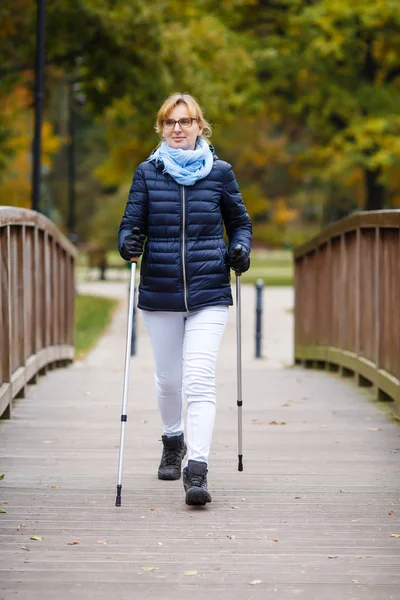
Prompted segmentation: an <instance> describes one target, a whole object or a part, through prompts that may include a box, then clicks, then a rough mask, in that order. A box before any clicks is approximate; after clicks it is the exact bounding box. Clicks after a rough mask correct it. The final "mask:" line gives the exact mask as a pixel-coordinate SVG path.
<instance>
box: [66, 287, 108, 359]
mask: <svg viewBox="0 0 400 600" xmlns="http://www.w3.org/2000/svg"><path fill="white" fill-rule="evenodd" d="M117 304H118V300H113V299H110V298H101V297H98V296H86V295H77V296H75V357H76V358H77V359H78V360H79V359H82V358H83V357H84V356H85V355H86V354H87V353H88V351H89V350H90V349H91V348H93V346H94V345H95V343H96V342H97V340H98V339H99V338H100V336H101V335H102V334H103V333H104V331H105V329H106V327H107V325H108V324H109V323H110V320H111V316H112V313H113V310H114V308H115V306H116V305H117Z"/></svg>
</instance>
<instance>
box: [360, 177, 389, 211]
mask: <svg viewBox="0 0 400 600" xmlns="http://www.w3.org/2000/svg"><path fill="white" fill-rule="evenodd" d="M364 174H365V188H366V201H365V210H382V209H383V208H384V202H385V188H384V186H383V185H382V184H381V183H380V182H379V177H380V175H381V169H375V170H373V171H365V172H364Z"/></svg>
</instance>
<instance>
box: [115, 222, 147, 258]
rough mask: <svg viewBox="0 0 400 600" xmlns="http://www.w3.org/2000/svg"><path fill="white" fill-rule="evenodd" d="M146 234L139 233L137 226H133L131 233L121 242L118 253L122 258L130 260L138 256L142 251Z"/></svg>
mask: <svg viewBox="0 0 400 600" xmlns="http://www.w3.org/2000/svg"><path fill="white" fill-rule="evenodd" d="M145 239H146V236H145V235H144V233H140V229H139V227H134V228H133V229H132V233H131V234H129V235H127V236H126V238H124V241H123V242H122V246H121V250H120V251H119V253H120V255H121V256H122V258H123V259H124V260H131V258H136V257H137V256H140V255H141V254H142V252H143V246H144V240H145Z"/></svg>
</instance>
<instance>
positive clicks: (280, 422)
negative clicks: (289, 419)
mask: <svg viewBox="0 0 400 600" xmlns="http://www.w3.org/2000/svg"><path fill="white" fill-rule="evenodd" d="M268 425H286V422H285V421H270V422H269V423H268Z"/></svg>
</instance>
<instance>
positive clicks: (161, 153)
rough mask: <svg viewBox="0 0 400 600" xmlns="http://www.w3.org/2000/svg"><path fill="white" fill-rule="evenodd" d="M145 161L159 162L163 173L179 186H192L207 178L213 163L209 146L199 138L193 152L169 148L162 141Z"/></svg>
mask: <svg viewBox="0 0 400 600" xmlns="http://www.w3.org/2000/svg"><path fill="white" fill-rule="evenodd" d="M147 160H149V161H153V160H154V161H158V160H159V161H161V162H162V163H163V164H164V170H163V173H169V174H170V175H171V177H173V178H174V179H175V181H176V182H177V183H179V184H180V185H193V184H194V183H196V181H198V180H199V179H203V178H204V177H207V175H208V174H209V172H210V171H211V169H212V166H213V162H214V159H213V155H212V152H211V150H210V146H209V145H208V144H207V142H205V141H204V140H202V139H201V138H199V139H198V140H197V143H196V148H195V150H182V149H181V148H171V147H170V146H168V144H167V142H165V141H164V142H162V143H161V145H160V146H159V147H158V148H157V150H155V151H154V152H153V154H151V155H150V156H149V158H148V159H147Z"/></svg>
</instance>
